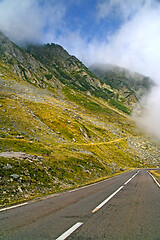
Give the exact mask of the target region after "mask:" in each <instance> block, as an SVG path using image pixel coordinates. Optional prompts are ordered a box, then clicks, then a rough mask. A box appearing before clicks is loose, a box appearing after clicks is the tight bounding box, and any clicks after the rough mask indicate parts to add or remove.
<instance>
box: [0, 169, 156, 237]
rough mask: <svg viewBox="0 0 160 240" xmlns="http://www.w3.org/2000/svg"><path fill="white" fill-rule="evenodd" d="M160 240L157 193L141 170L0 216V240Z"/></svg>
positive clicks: (146, 172) (10, 209) (153, 184)
mask: <svg viewBox="0 0 160 240" xmlns="http://www.w3.org/2000/svg"><path fill="white" fill-rule="evenodd" d="M51 239H52V240H53V239H57V240H63V239H68V240H70V239H75V240H81V239H82V240H83V239H87V240H89V239H95V240H97V239H107V240H110V239H111V240H114V239H116V240H117V239H118V240H128V239H131V240H134V239H136V240H139V239H140V240H141V239H142V240H143V239H145V240H152V239H154V240H160V187H159V186H158V185H157V184H156V183H155V181H154V179H153V178H152V176H150V175H149V173H148V171H147V170H134V171H131V172H128V173H124V174H121V175H118V176H116V177H114V178H112V179H108V180H105V181H103V182H100V183H96V184H92V185H90V186H86V187H82V188H80V189H76V190H72V191H68V192H65V193H60V194H57V195H54V196H52V197H51V196H50V197H49V198H46V199H42V200H37V201H35V202H29V203H25V205H22V206H21V205H20V206H18V207H15V208H6V209H1V210H0V240H51Z"/></svg>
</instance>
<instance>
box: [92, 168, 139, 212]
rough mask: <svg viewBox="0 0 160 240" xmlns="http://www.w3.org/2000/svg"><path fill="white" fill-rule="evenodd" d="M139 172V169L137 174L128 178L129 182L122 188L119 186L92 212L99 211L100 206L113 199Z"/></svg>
mask: <svg viewBox="0 0 160 240" xmlns="http://www.w3.org/2000/svg"><path fill="white" fill-rule="evenodd" d="M138 173H139V171H138V172H136V174H134V175H133V176H132V177H131V178H129V179H128V180H127V182H125V183H124V185H123V186H121V187H120V188H118V189H117V190H116V191H115V192H114V193H112V194H111V195H110V196H109V197H108V198H106V199H105V200H104V201H103V202H102V203H100V204H99V205H98V206H97V207H96V208H94V209H93V210H92V213H95V212H97V211H98V210H99V209H100V208H102V207H103V206H104V205H105V204H106V203H107V202H108V201H109V200H111V199H112V198H113V197H114V196H115V195H116V194H117V193H118V192H119V191H120V190H121V189H122V188H124V186H125V185H126V184H128V183H129V182H130V181H131V180H132V179H133V178H134V177H135V176H136V175H137V174H138Z"/></svg>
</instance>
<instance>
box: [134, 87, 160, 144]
mask: <svg viewBox="0 0 160 240" xmlns="http://www.w3.org/2000/svg"><path fill="white" fill-rule="evenodd" d="M141 106H142V109H143V110H141V111H140V113H139V109H138V107H137V108H135V109H134V111H133V114H132V117H133V120H134V121H135V122H136V123H137V125H138V127H139V128H140V129H142V130H143V131H144V132H146V133H147V134H149V135H150V136H152V137H153V138H154V139H156V140H158V141H160V127H159V120H160V87H156V88H155V87H154V88H153V89H152V91H151V92H150V93H149V94H148V95H146V96H144V97H143V98H142V99H141Z"/></svg>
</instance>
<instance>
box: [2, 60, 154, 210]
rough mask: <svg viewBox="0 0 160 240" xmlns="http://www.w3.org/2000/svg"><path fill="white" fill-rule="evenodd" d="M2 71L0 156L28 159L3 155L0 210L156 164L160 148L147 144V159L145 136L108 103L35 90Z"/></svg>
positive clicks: (64, 91)
mask: <svg viewBox="0 0 160 240" xmlns="http://www.w3.org/2000/svg"><path fill="white" fill-rule="evenodd" d="M0 71H1V73H2V75H3V76H2V77H1V78H0V84H1V91H0V154H2V153H5V152H7V153H10V154H11V156H12V152H13V153H14V152H18V153H19V152H22V153H25V154H28V155H25V156H24V157H22V158H21V157H18V156H17V157H15V156H14V154H13V156H12V157H5V156H3V154H2V155H0V167H1V170H0V181H1V205H7V204H10V203H14V202H19V201H23V200H26V199H30V198H33V197H36V196H41V195H43V194H49V193H54V192H57V191H60V190H65V189H69V188H73V187H77V186H80V185H84V184H87V183H90V182H93V181H96V180H98V179H102V178H105V177H109V176H111V175H113V174H116V173H120V172H123V171H126V170H129V169H131V168H137V167H143V166H145V167H146V166H148V167H149V166H157V165H158V163H157V162H156V160H154V161H152V160H151V158H150V156H151V154H152V152H153V155H154V159H156V158H157V154H158V153H157V152H158V150H156V149H157V146H155V147H154V151H153V149H152V148H151V147H150V145H149V143H150V142H149V143H147V144H148V145H147V146H149V147H147V151H146V152H147V154H148V155H147V156H146V155H145V156H144V152H143V149H141V146H143V148H144V145H146V140H145V138H144V136H143V135H142V134H141V133H140V132H139V131H138V130H137V129H136V127H135V126H134V124H133V123H132V121H131V120H130V118H129V116H128V115H125V114H124V113H122V112H121V111H120V110H117V108H114V106H110V105H109V104H108V103H107V102H106V101H105V100H104V99H100V98H97V97H95V96H92V95H87V94H85V93H84V92H81V91H79V90H73V89H72V90H71V89H69V88H68V87H66V86H65V87H64V88H63V89H61V90H60V89H59V90H55V89H54V92H53V91H52V88H51V87H50V86H49V87H48V88H45V89H42V88H39V87H36V86H34V85H33V84H30V83H28V82H25V81H22V80H20V78H19V77H16V76H15V75H14V74H13V73H12V71H10V70H9V69H8V68H7V66H6V67H5V65H4V64H2V63H1V65H0ZM7 74H8V75H7ZM56 91H57V92H58V94H57V92H56ZM148 141H149V140H148ZM149 154H150V155H149Z"/></svg>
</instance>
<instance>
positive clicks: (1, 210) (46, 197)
mask: <svg viewBox="0 0 160 240" xmlns="http://www.w3.org/2000/svg"><path fill="white" fill-rule="evenodd" d="M134 170H135V169H133V170H131V171H129V172H125V173H130V172H132V171H134ZM138 172H139V171H138ZM121 174H124V173H121ZM121 174H118V175H116V176H113V177H111V178H107V179H104V180H102V181H99V182H96V183H91V184H89V185H86V186H82V187H78V188H75V189H72V190H69V191H67V192H68V193H70V192H75V191H78V190H81V189H83V188H88V187H91V186H94V185H97V184H100V183H103V182H106V181H109V180H111V179H113V178H115V177H119V176H120V175H121ZM64 193H66V192H64ZM59 195H60V193H57V194H51V195H48V196H45V197H41V198H40V199H38V198H37V199H38V200H39V201H41V200H45V199H49V198H52V197H56V196H59ZM36 201H37V200H36V198H35V199H34V200H33V201H32V202H31V203H33V202H36ZM27 204H29V202H25V203H22V204H18V205H14V206H10V207H6V208H1V209H0V212H3V211H6V210H9V209H13V208H17V207H21V206H24V205H27Z"/></svg>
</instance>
